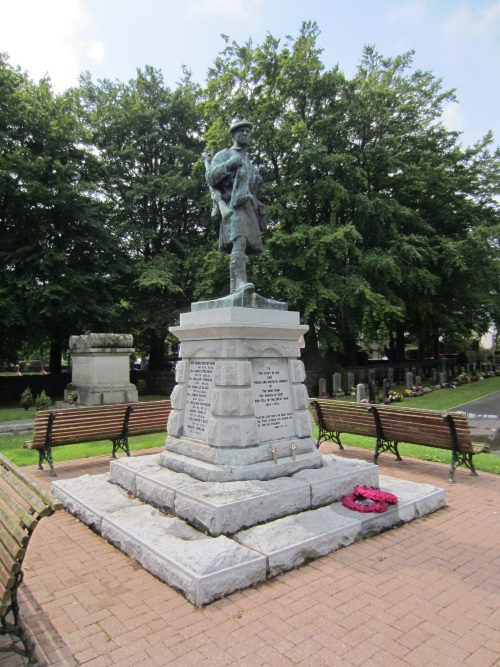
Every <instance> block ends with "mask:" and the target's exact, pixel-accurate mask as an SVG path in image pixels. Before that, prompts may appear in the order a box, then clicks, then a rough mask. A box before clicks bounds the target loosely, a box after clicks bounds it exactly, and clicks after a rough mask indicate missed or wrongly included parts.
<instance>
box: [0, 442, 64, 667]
mask: <svg viewBox="0 0 500 667" xmlns="http://www.w3.org/2000/svg"><path fill="white" fill-rule="evenodd" d="M59 509H62V503H61V502H60V501H59V500H57V499H56V498H54V497H53V496H52V494H51V493H49V492H47V491H44V490H43V489H41V488H40V487H39V486H38V485H37V484H36V483H35V482H33V481H32V480H31V479H29V478H28V477H27V475H25V474H24V473H23V472H22V471H21V470H20V469H19V468H18V467H17V466H15V465H14V464H13V463H11V462H10V461H9V460H8V459H7V458H5V456H3V455H1V454H0V621H1V627H0V634H1V635H10V636H12V637H16V638H18V639H20V640H21V642H22V644H23V648H21V647H19V646H18V640H17V639H16V640H14V642H13V643H12V644H11V645H9V646H5V647H1V648H0V651H1V652H3V653H4V652H9V651H13V652H14V653H18V654H20V655H23V656H25V657H27V658H29V660H30V661H31V660H32V657H33V651H34V646H33V644H32V643H31V642H30V641H29V639H28V637H27V636H26V633H25V631H24V629H23V628H22V626H21V623H20V619H19V604H18V600H17V592H18V589H19V586H20V585H21V583H22V581H23V571H22V566H23V560H24V556H25V554H26V549H27V547H28V543H29V540H30V537H31V535H32V534H33V531H34V530H35V528H36V527H37V525H38V523H39V522H40V520H41V519H42V518H43V517H46V516H51V515H52V514H54V512H56V511H57V510H59ZM8 618H13V622H12V621H9V620H8Z"/></svg>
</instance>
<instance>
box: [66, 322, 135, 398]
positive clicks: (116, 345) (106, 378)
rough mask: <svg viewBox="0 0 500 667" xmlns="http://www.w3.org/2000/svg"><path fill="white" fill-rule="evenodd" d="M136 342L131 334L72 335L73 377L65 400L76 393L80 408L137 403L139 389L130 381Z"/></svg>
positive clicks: (67, 387)
mask: <svg viewBox="0 0 500 667" xmlns="http://www.w3.org/2000/svg"><path fill="white" fill-rule="evenodd" d="M133 342H134V339H133V337H132V336H131V335H129V334H97V333H91V334H87V335H84V336H71V337H70V339H69V351H70V353H71V360H72V376H71V383H70V384H68V385H67V386H66V389H65V390H64V398H65V400H66V399H67V398H68V395H69V394H73V393H76V394H77V404H78V405H112V404H115V403H136V402H137V401H138V394H137V387H136V386H135V385H134V384H132V383H131V382H130V355H131V354H133V353H134V348H133V347H132V345H133Z"/></svg>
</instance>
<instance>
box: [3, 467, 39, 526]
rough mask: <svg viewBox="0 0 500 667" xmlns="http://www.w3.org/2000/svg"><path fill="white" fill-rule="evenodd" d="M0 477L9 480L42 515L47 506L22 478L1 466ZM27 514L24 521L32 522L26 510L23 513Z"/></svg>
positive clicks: (23, 497) (20, 494)
mask: <svg viewBox="0 0 500 667" xmlns="http://www.w3.org/2000/svg"><path fill="white" fill-rule="evenodd" d="M0 478H1V479H2V480H4V481H5V482H7V483H8V484H9V485H10V486H11V487H12V488H13V489H14V490H15V491H16V492H17V493H18V494H19V496H20V497H21V498H22V499H23V500H24V501H26V502H27V503H28V505H30V506H31V508H32V510H34V511H35V512H36V513H37V514H38V515H42V513H43V512H44V511H45V509H46V506H45V504H44V502H43V501H42V500H41V498H40V497H39V496H37V495H36V493H33V492H32V491H31V490H30V488H29V487H28V486H26V484H23V483H22V482H21V481H20V480H18V479H16V477H14V476H13V475H12V474H11V473H10V472H9V471H8V470H5V468H3V467H2V466H0ZM23 514H24V515H26V517H27V518H26V519H24V518H23V521H25V520H28V521H29V523H28V525H29V524H30V523H31V519H30V515H29V514H27V513H26V512H24V513H23Z"/></svg>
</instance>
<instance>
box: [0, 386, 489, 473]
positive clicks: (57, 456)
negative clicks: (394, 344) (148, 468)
mask: <svg viewBox="0 0 500 667" xmlns="http://www.w3.org/2000/svg"><path fill="white" fill-rule="evenodd" d="M401 389H404V387H403V388H399V389H398V390H401ZM499 390H500V377H494V378H488V379H487V380H482V381H479V382H472V383H470V384H467V385H461V386H459V387H457V388H456V389H440V390H438V391H433V392H432V393H430V394H425V395H423V396H420V397H418V398H408V399H404V400H403V404H404V405H406V406H409V407H415V408H426V409H430V410H450V409H452V408H455V407H457V406H459V405H462V404H463V403H467V402H469V401H473V400H475V399H477V398H482V397H483V396H487V395H489V394H492V393H494V392H495V391H499ZM139 400H140V401H153V400H165V396H141V397H140V399H139ZM340 400H342V399H340ZM343 400H354V399H353V398H352V397H350V396H349V397H346V399H343ZM12 414H15V415H18V416H16V417H12V416H9V415H12ZM34 415H35V412H34V411H25V410H23V409H22V408H19V407H17V406H16V405H14V404H0V422H1V421H10V420H12V419H30V418H34ZM28 438H29V436H27V435H14V436H4V437H0V452H1V453H2V454H4V455H5V456H7V457H8V458H9V459H10V460H11V461H13V462H14V463H16V464H17V465H19V466H26V465H35V464H37V463H38V453H37V452H36V451H32V450H29V449H23V444H24V441H25V440H26V439H28ZM342 443H343V444H345V445H346V446H347V447H349V445H351V446H353V447H361V448H363V449H371V450H374V449H375V441H374V439H373V438H364V437H362V436H357V435H349V434H346V435H343V436H342ZM164 444H165V433H154V434H151V435H143V436H136V437H133V438H130V439H129V445H130V449H131V450H132V451H137V450H140V449H150V448H154V447H163V446H164ZM111 448H112V445H111V441H103V442H92V443H82V444H78V445H65V446H62V447H54V449H53V457H54V461H55V463H56V465H57V461H69V460H72V459H78V458H88V457H90V456H98V455H110V452H111ZM399 451H400V452H401V455H402V457H403V458H405V457H407V458H412V457H413V458H417V459H423V460H425V461H435V462H439V463H443V464H445V465H447V466H449V464H450V461H451V452H449V451H446V450H441V449H433V448H430V447H421V446H419V445H412V444H407V443H399ZM385 456H393V455H392V454H389V453H384V454H381V457H385ZM474 465H475V467H476V469H477V470H479V471H483V472H491V473H494V474H496V475H500V456H496V455H494V454H478V455H476V456H474Z"/></svg>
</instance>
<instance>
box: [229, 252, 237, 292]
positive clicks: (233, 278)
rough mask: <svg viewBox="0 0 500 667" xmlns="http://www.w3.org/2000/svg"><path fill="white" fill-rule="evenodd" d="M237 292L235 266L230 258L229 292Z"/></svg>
mask: <svg viewBox="0 0 500 667" xmlns="http://www.w3.org/2000/svg"><path fill="white" fill-rule="evenodd" d="M235 292H236V276H235V275H234V266H233V263H232V262H231V260H229V294H234V293H235Z"/></svg>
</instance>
